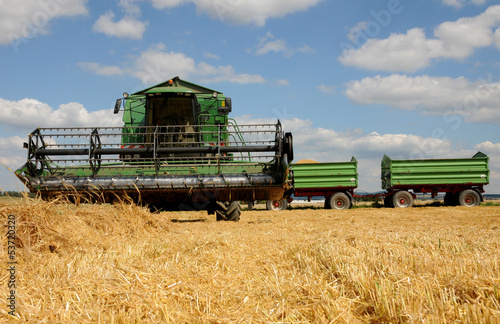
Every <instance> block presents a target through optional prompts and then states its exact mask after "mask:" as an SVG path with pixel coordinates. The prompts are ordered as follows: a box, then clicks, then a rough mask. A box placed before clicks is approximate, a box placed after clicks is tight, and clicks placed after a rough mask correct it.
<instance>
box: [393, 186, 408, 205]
mask: <svg viewBox="0 0 500 324" xmlns="http://www.w3.org/2000/svg"><path fill="white" fill-rule="evenodd" d="M392 204H393V206H394V207H400V208H410V207H413V196H412V195H411V193H409V192H408V191H405V190H401V191H398V192H396V193H394V195H392Z"/></svg>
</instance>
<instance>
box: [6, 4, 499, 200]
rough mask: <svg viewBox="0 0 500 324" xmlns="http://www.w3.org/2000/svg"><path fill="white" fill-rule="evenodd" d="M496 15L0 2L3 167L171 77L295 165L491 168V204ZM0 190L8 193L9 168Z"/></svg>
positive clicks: (361, 7) (447, 10)
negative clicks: (273, 126)
mask: <svg viewBox="0 0 500 324" xmlns="http://www.w3.org/2000/svg"><path fill="white" fill-rule="evenodd" d="M499 54H500V5H499V4H498V2H496V1H492V0H430V1H423V0H383V1H373V0H371V1H369V0H358V1H333V0H329V1H328V0H253V1H250V0H119V1H110V0H106V1H85V0H22V1H0V57H1V58H2V59H1V60H0V73H1V74H0V75H1V79H0V80H1V81H0V84H1V87H0V162H1V163H2V164H4V165H6V166H8V167H10V168H11V169H16V168H18V167H19V166H21V165H22V164H23V163H24V162H25V160H26V152H25V150H24V149H22V143H23V142H24V141H26V139H27V135H28V134H29V133H30V132H31V131H32V130H34V129H35V128H36V127H48V126H59V127H60V126H107V125H114V126H121V120H120V116H117V115H113V113H112V109H111V108H112V107H113V105H114V101H115V99H116V98H118V97H120V96H121V94H122V93H123V92H124V91H128V92H134V91H137V90H140V89H143V88H145V87H147V86H150V85H152V84H156V83H159V82H162V81H164V80H167V79H169V78H171V77H173V76H177V75H178V76H180V77H181V78H182V79H185V80H188V81H192V82H195V83H199V84H202V85H205V86H208V87H210V88H214V89H217V90H220V91H222V92H224V94H225V95H227V96H230V97H232V99H233V117H235V118H236V119H237V120H238V121H239V122H240V123H249V122H276V120H277V119H280V120H281V121H282V123H283V124H284V127H285V131H291V132H292V133H293V135H294V143H295V152H296V153H295V156H296V160H300V159H303V158H308V159H315V160H317V161H323V162H326V161H346V160H350V158H351V156H355V157H356V158H357V159H358V161H359V164H358V171H359V174H360V179H359V189H362V190H366V191H377V190H379V189H380V160H381V159H382V157H383V155H384V154H387V155H389V156H390V157H392V158H395V159H409V158H452V157H471V156H472V155H474V154H475V152H477V151H482V152H484V153H486V154H488V156H489V157H490V169H491V174H490V185H489V186H487V187H486V189H487V192H490V193H500V132H499V124H500V73H499V72H500V61H499V60H498V57H500V56H499ZM0 187H1V188H2V189H4V190H21V189H22V186H21V183H20V182H19V181H18V180H17V179H16V178H15V177H13V176H12V175H11V174H10V173H9V172H8V171H7V169H6V168H2V169H1V171H0Z"/></svg>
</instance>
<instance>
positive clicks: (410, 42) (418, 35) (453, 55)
mask: <svg viewBox="0 0 500 324" xmlns="http://www.w3.org/2000/svg"><path fill="white" fill-rule="evenodd" d="M499 24H500V5H496V6H491V7H489V8H488V9H487V10H486V11H485V12H483V13H482V14H480V15H478V16H475V17H465V18H460V19H458V20H457V21H452V22H444V23H442V24H441V25H439V26H438V27H437V28H435V30H434V38H428V37H427V36H426V34H425V32H424V30H423V29H421V28H413V29H410V30H408V31H407V32H406V33H405V34H391V35H390V36H389V37H388V38H386V39H378V38H371V39H368V40H367V41H366V43H364V44H363V45H362V46H361V45H360V46H357V45H358V44H357V42H358V40H359V39H366V38H367V37H366V35H365V34H364V31H366V29H367V28H368V27H367V25H360V24H358V25H356V26H355V27H354V29H355V31H353V30H351V32H350V33H349V37H350V39H351V41H353V43H352V44H351V45H348V46H346V48H345V49H344V51H343V52H342V55H341V56H340V57H339V61H340V62H341V63H343V64H344V65H349V66H355V67H360V68H363V69H367V70H376V71H390V72H397V71H403V72H415V71H417V70H419V69H422V68H425V67H428V66H429V65H430V64H431V62H432V60H434V59H438V58H448V59H458V60H461V59H465V58H467V57H469V56H470V55H471V54H472V53H473V52H474V50H476V49H478V48H482V47H487V46H491V45H493V44H495V43H496V44H497V45H498V36H497V35H496V34H495V35H494V33H493V30H494V29H495V27H496V26H498V25H499Z"/></svg>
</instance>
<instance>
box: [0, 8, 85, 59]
mask: <svg viewBox="0 0 500 324" xmlns="http://www.w3.org/2000/svg"><path fill="white" fill-rule="evenodd" d="M86 3H87V0H47V1H38V0H23V1H0V44H1V45H7V44H11V45H12V46H13V47H14V50H16V51H17V50H19V49H18V46H19V45H20V44H21V43H24V42H26V41H27V40H29V39H31V38H33V37H36V36H39V35H45V34H47V33H48V32H49V27H50V26H49V25H50V22H51V21H52V20H53V19H57V18H61V17H72V16H81V15H87V14H88V10H87V7H86Z"/></svg>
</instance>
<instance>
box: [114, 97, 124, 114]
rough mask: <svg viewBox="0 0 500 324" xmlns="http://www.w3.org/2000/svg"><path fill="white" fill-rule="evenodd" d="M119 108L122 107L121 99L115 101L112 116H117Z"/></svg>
mask: <svg viewBox="0 0 500 324" xmlns="http://www.w3.org/2000/svg"><path fill="white" fill-rule="evenodd" d="M121 106H122V100H121V99H116V103H115V110H114V111H113V114H118V112H119V111H120V108H121Z"/></svg>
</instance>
